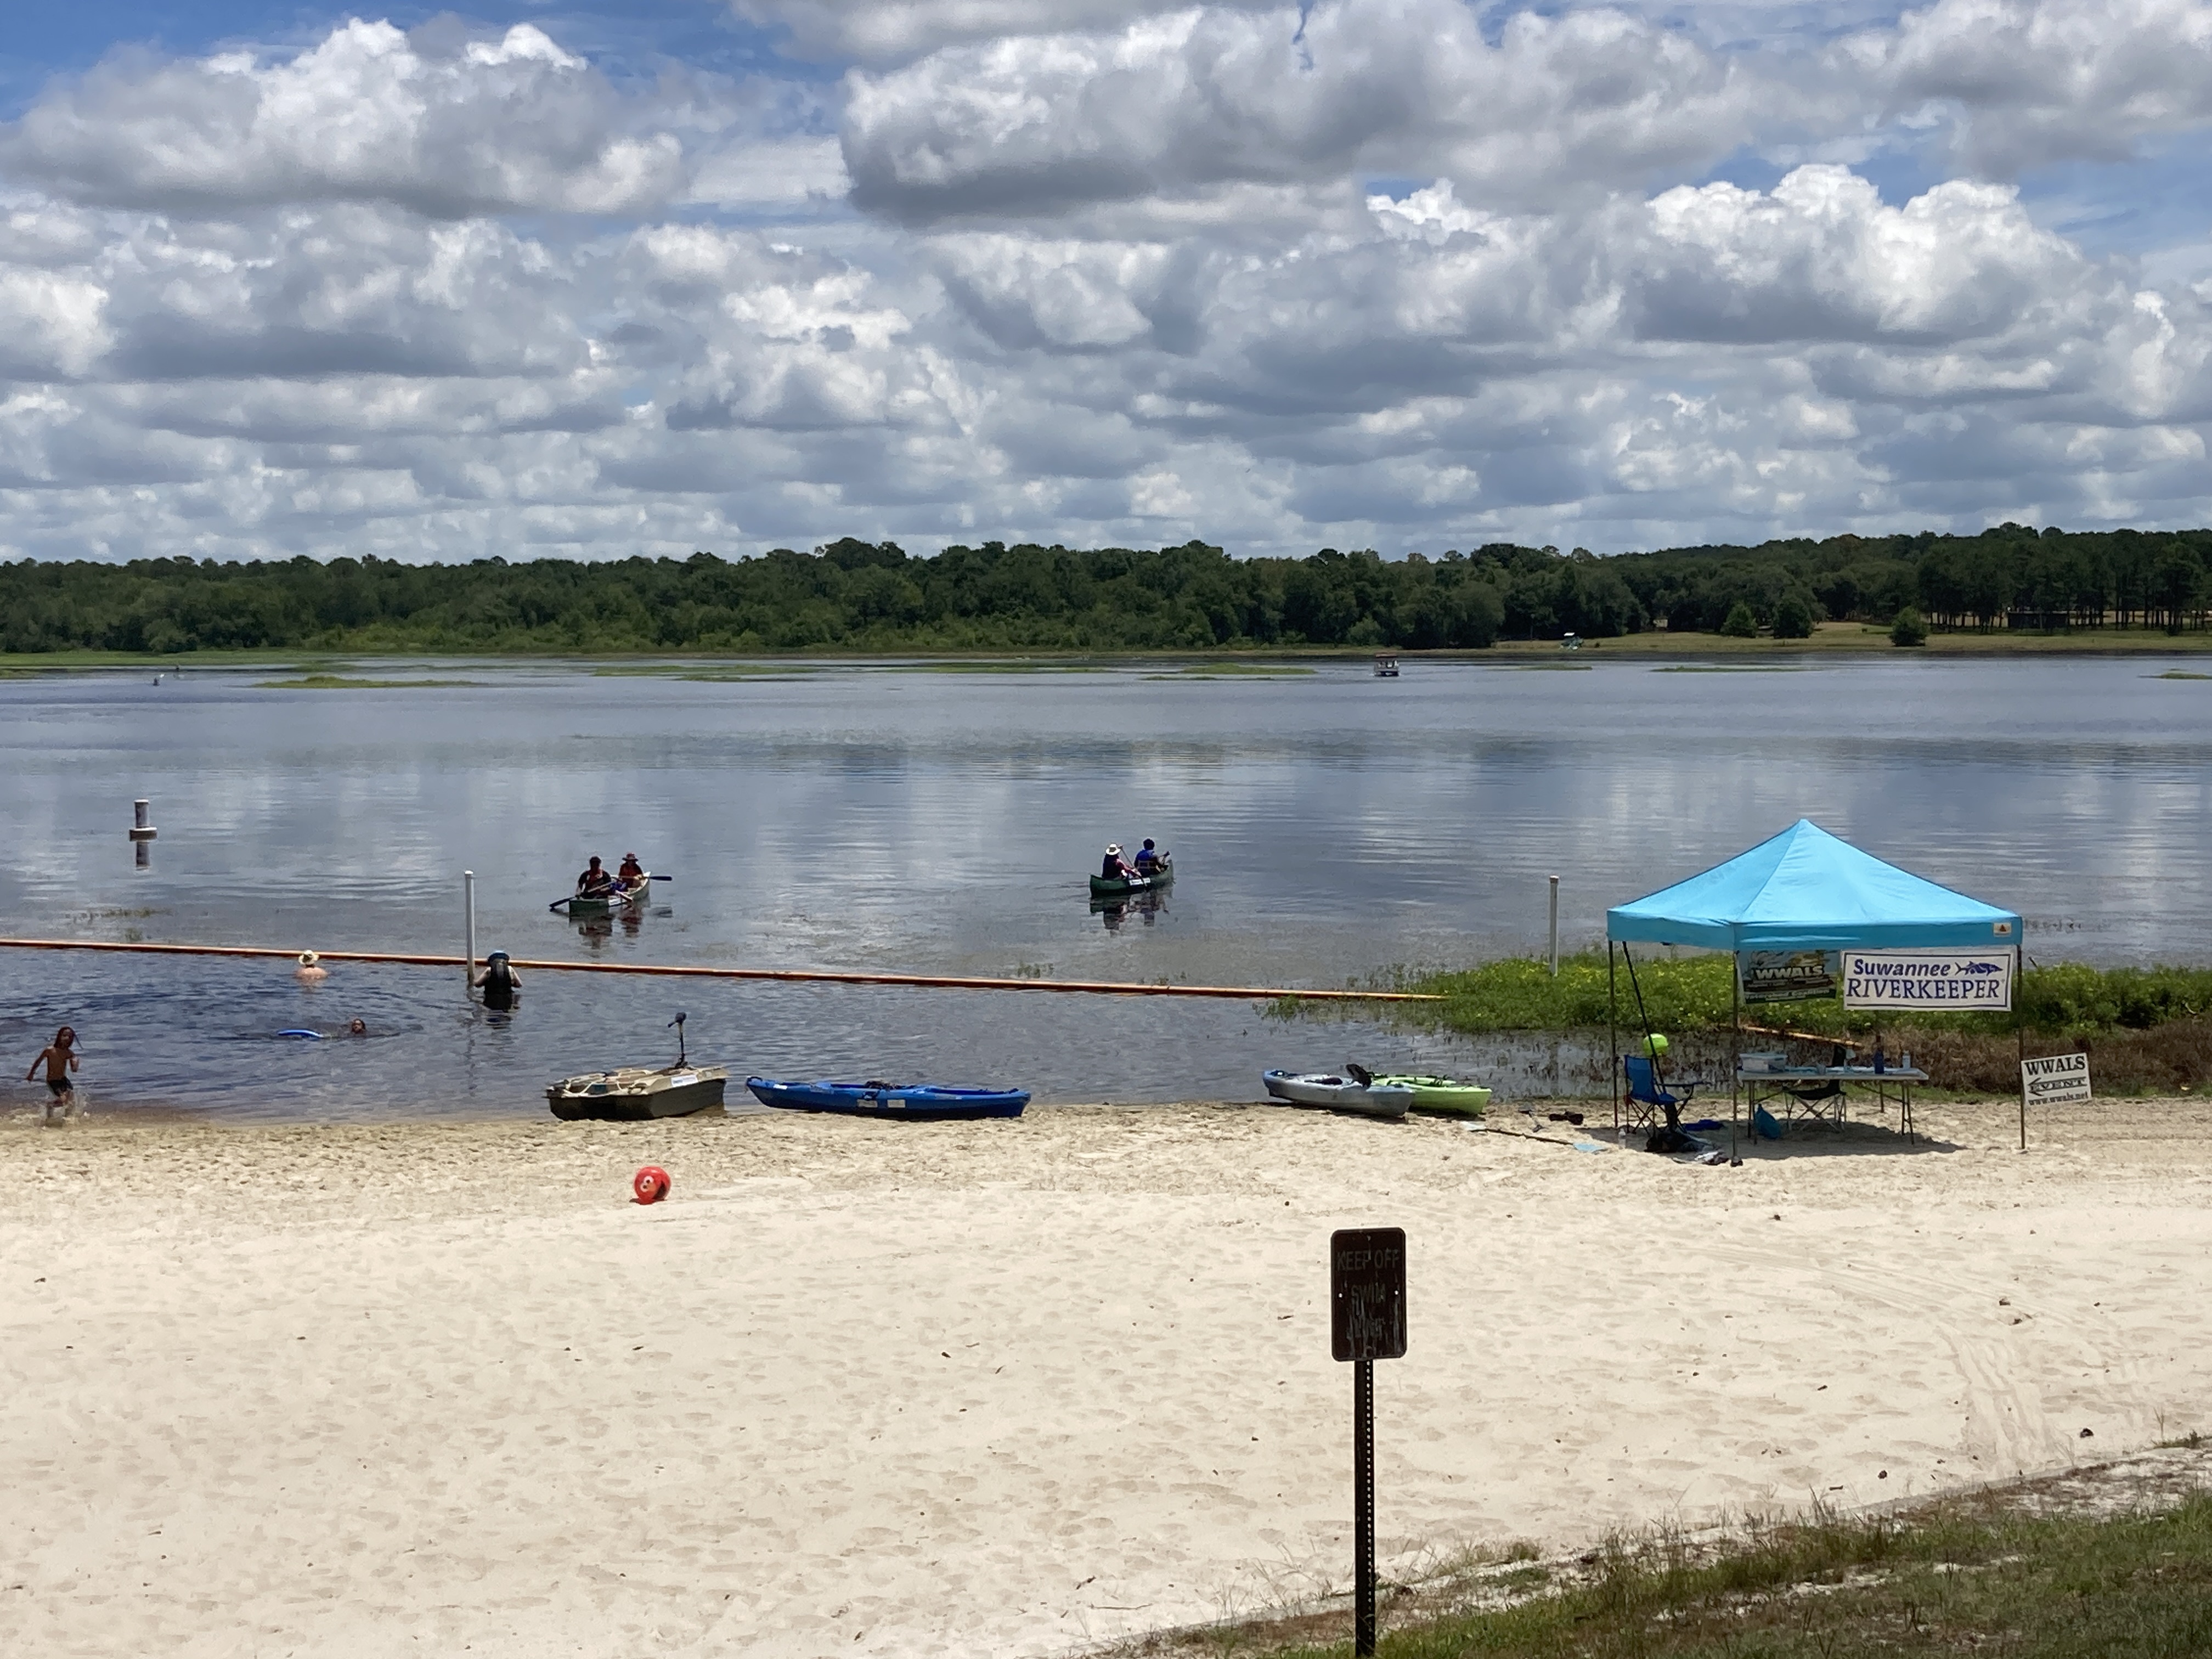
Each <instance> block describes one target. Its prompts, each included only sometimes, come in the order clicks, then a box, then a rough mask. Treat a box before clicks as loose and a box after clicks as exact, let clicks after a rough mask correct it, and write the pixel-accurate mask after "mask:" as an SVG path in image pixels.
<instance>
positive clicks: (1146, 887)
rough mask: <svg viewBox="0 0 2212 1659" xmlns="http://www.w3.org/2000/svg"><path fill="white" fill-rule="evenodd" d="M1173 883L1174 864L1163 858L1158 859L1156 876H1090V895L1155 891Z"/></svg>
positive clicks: (1111, 895)
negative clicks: (1158, 865)
mask: <svg viewBox="0 0 2212 1659" xmlns="http://www.w3.org/2000/svg"><path fill="white" fill-rule="evenodd" d="M1174 885H1175V866H1174V864H1173V863H1172V862H1170V860H1167V859H1164V858H1163V859H1162V860H1160V871H1159V873H1158V875H1156V876H1131V877H1128V878H1126V879H1124V878H1118V877H1111V876H1093V877H1091V897H1093V898H1119V897H1121V896H1122V895H1123V894H1125V893H1156V892H1158V890H1160V889H1161V888H1163V887H1172V886H1174Z"/></svg>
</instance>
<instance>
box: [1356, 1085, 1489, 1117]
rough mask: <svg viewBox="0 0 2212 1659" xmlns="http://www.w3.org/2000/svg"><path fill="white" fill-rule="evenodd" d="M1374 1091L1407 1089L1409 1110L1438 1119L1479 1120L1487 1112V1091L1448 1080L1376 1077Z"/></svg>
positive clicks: (1477, 1086)
mask: <svg viewBox="0 0 2212 1659" xmlns="http://www.w3.org/2000/svg"><path fill="white" fill-rule="evenodd" d="M1375 1086H1376V1088H1378V1089H1379V1088H1384V1087H1389V1088H1394V1089H1411V1090H1412V1091H1413V1109H1414V1110H1415V1111H1417V1112H1432V1113H1434V1114H1436V1115H1437V1116H1439V1117H1480V1116H1481V1115H1483V1114H1484V1113H1485V1112H1486V1111H1487V1110H1488V1109H1490V1091H1489V1090H1487V1089H1486V1088H1484V1087H1482V1085H1480V1084H1476V1083H1459V1082H1455V1081H1454V1080H1453V1079H1450V1078H1448V1077H1378V1078H1376V1079H1375Z"/></svg>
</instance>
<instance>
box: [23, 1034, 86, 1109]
mask: <svg viewBox="0 0 2212 1659" xmlns="http://www.w3.org/2000/svg"><path fill="white" fill-rule="evenodd" d="M79 1063H80V1062H79V1060H78V1059H77V1052H76V1030H75V1029H74V1028H72V1027H70V1026H67V1025H64V1026H63V1027H62V1029H61V1030H58V1031H57V1032H55V1033H54V1040H53V1042H52V1044H51V1045H49V1046H48V1047H46V1048H41V1049H40V1050H39V1057H38V1058H37V1059H36V1060H33V1061H32V1062H31V1069H30V1070H29V1071H27V1072H26V1073H23V1077H24V1079H25V1081H28V1080H29V1079H32V1078H33V1077H35V1076H37V1075H38V1070H39V1067H40V1066H45V1067H46V1123H47V1124H48V1125H49V1126H50V1127H51V1126H52V1123H53V1121H54V1112H55V1110H56V1109H57V1108H58V1109H61V1110H62V1111H63V1112H64V1115H66V1113H67V1111H68V1109H69V1108H70V1106H71V1105H73V1104H74V1103H76V1085H75V1084H73V1083H71V1082H70V1073H71V1072H74V1071H76V1069H77V1067H78V1065H79Z"/></svg>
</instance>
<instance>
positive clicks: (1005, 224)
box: [0, 0, 2212, 559]
mask: <svg viewBox="0 0 2212 1659" xmlns="http://www.w3.org/2000/svg"><path fill="white" fill-rule="evenodd" d="M9 11H10V17H9V23H8V25H7V27H6V28H5V30H4V31H0V557H21V556H37V557H41V558H55V557H76V556H92V557H100V558H129V557H136V556H147V555H173V554H191V555H194V556H218V557H237V556H290V555H292V554H295V553H301V552H306V553H311V554H314V555H317V556H331V555H336V554H339V553H352V554H362V553H372V552H373V553H377V554H380V555H384V556H397V557H401V558H410V559H428V558H441V559H465V558H472V557H479V556H486V555H489V554H494V553H496V554H501V555H504V556H508V557H510V558H513V557H529V556H541V555H548V554H558V555H564V556H588V557H617V556H626V555H628V554H630V553H633V552H645V553H648V554H674V555H678V556H681V555H683V554H687V553H689V552H690V551H692V550H694V549H698V548H705V549H709V550H714V551H718V552H721V553H724V554H727V555H737V554H741V553H748V552H757V551H759V550H763V549H765V548H768V547H771V546H776V545H789V546H798V547H808V546H811V545H813V544H817V543H819V542H822V541H824V540H827V539H829V538H834V537H836V536H840V535H847V534H854V535H860V536H866V537H868V538H881V537H889V538H894V539H896V540H897V541H899V542H900V543H901V544H903V545H905V546H906V547H907V548H908V550H912V551H917V552H929V551H934V550H937V549H938V548H939V547H941V546H943V545H945V544H946V543H948V542H953V541H969V542H975V541H981V540H985V539H989V538H999V539H1003V540H1007V541H1012V540H1017V539H1036V540H1042V541H1048V542H1050V541H1060V542H1065V543H1066V544H1070V545H1097V544H1108V543H1120V544H1132V545H1158V544H1164V543H1172V542H1180V541H1182V540H1185V539H1188V538H1190V537H1192V536H1199V537H1202V538H1205V539H1206V540H1208V541H1212V542H1217V543H1219V544H1224V545H1226V546H1228V547H1229V548H1231V550H1234V551H1239V552H1263V551H1265V552H1299V553H1303V552H1309V551H1311V550H1313V549H1314V548H1316V547H1318V546H1322V545H1334V546H1339V547H1360V546H1372V547H1376V548H1378V549H1380V550H1383V552H1385V553H1386V554H1391V555H1395V554H1397V553H1400V552H1402V551H1406V550H1425V551H1429V552H1438V551H1442V550H1444V549H1446V548H1450V547H1471V546H1474V545H1476V544H1480V543H1481V542H1484V541H1489V540H1496V539H1501V538H1504V539H1514V540H1520V541H1524V542H1530V543H1552V544H1557V545H1559V546H1561V547H1567V546H1574V545H1580V546H1586V547H1589V548H1591V549H1594V550H1598V551H1604V552H1610V551H1618V550H1624V549H1630V548H1638V547H1649V546H1658V545H1665V544H1679V543H1683V542H1691V541H1701V540H1708V539H1715V540H1717V539H1727V540H1757V539H1759V538H1764V537H1766V536H1769V535H1773V534H1797V533H1811V534H1830V533H1834V532H1840V531H1844V530H1858V531H1862V532H1875V531H1884V530H1893V529H1900V528H1903V529H1918V528H1922V527H1925V526H1936V527H1942V528H1955V529H1965V530H1975V529H1979V528H1981V527H1982V526H1984V525H1986V524H1990V523H1995V522H1997V521H1999V520H2005V519H2017V520H2023V521H2027V522H2031V523H2038V524H2057V525H2062V526H2065V527H2067V528H2069V529H2082V528H2092V527H2095V526H2104V525H2111V524H2120V523H2128V524H2138V525H2144V526H2159V525H2167V526H2171V525H2182V524H2190V525H2197V524H2203V523H2207V522H2212V472H2208V470H2207V466H2206V458H2205V440H2206V434H2207V432H2208V429H2212V363H2208V355H2212V354H2209V353H2208V348H2212V228H2208V224H2207V207H2208V202H2212V183H2208V180H2212V172H2208V169H2207V167H2206V163H2207V161H2208V159H2212V0H1934V3H1931V4H1927V5H1924V6H1921V7H1918V8H1914V9H1900V8H1899V7H1896V6H1893V5H1887V4H1881V3H1875V0H1836V3H1829V4H1816V3H1802V4H1797V3H1787V0H1773V3H1741V0H1735V3H1731V0H1685V3H1680V4H1675V5H1661V4H1643V3H1635V0H1629V3H1621V4H1615V5H1610V6H1597V5H1588V6H1585V5H1580V4H1576V3H1572V0H1560V3H1551V4H1543V5H1528V6H1522V5H1513V4H1498V5H1485V4H1470V3H1467V0H1310V3H1309V4H1306V5H1305V6H1304V7H1300V6H1297V5H1294V4H1293V5H1280V4H1274V3H1268V0H1216V3H1211V4H1203V5H1195V6H1194V5H1188V4H1184V5H1168V4H1155V3H1152V0H905V3H880V4H868V3H857V0H626V3H621V4H616V3H613V0H575V3H560V0H550V3H543V4H540V3H532V0H481V3H478V4H476V5H474V6H472V7H470V8H468V9H465V10H463V11H461V12H459V13H452V12H440V11H437V10H435V9H431V8H428V7H425V6H418V5H414V4H405V5H393V6H391V7H386V8H376V7H370V8H368V9H362V10H358V11H346V10H332V9H324V8H321V7H319V6H316V5H312V4H310V5H301V4H293V3H277V0H78V3H73V4H71V3H61V4H52V5H42V6H36V7H33V6H28V5H26V6H23V7H21V8H16V7H11V8H9Z"/></svg>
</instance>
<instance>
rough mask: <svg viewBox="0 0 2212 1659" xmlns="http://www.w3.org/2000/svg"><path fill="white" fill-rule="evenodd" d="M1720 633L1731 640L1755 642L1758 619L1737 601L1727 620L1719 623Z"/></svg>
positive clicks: (1747, 606) (1739, 600)
mask: <svg viewBox="0 0 2212 1659" xmlns="http://www.w3.org/2000/svg"><path fill="white" fill-rule="evenodd" d="M1809 631H1810V630H1809V629H1808V632H1809ZM1721 632H1722V633H1723V634H1725V635H1728V637H1729V638H1730V639H1732V640H1755V639H1757V638H1758V637H1759V618H1758V617H1754V616H1753V615H1752V614H1751V607H1750V606H1749V605H1746V604H1745V603H1744V602H1743V601H1742V600H1741V599H1738V600H1737V601H1736V602H1735V604H1734V605H1731V606H1729V613H1728V617H1727V620H1726V621H1724V622H1723V623H1721Z"/></svg>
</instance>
